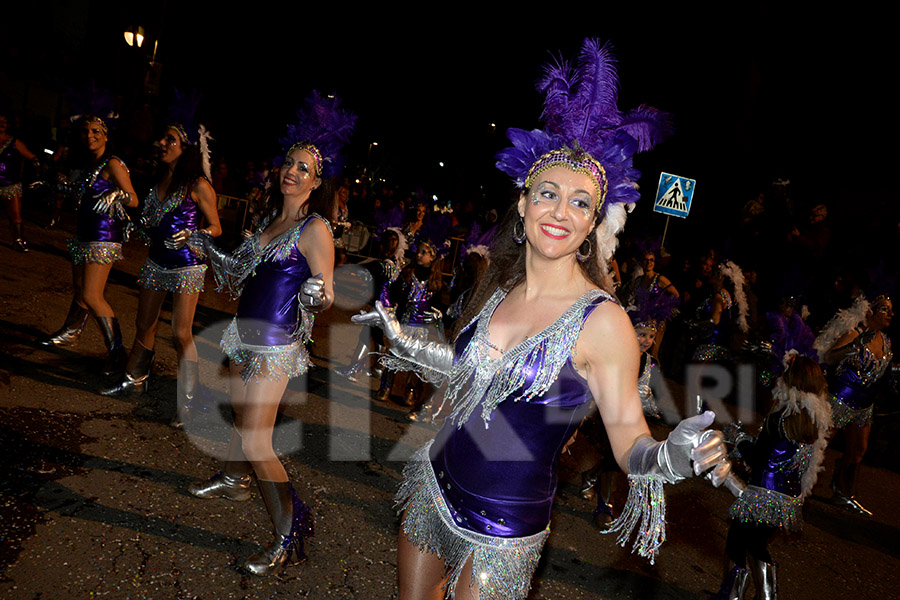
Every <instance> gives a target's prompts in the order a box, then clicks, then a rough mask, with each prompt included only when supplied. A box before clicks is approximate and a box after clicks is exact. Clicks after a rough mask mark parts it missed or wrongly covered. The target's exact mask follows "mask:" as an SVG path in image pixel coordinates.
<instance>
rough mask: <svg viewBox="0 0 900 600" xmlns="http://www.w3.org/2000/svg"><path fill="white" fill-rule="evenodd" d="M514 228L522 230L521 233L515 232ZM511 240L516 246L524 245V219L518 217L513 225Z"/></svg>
mask: <svg viewBox="0 0 900 600" xmlns="http://www.w3.org/2000/svg"><path fill="white" fill-rule="evenodd" d="M516 226H519V227H521V228H522V233H519V232H517V231H516ZM512 239H513V241H514V242H515V243H517V244H524V243H525V219H524V218H522V217H519V220H518V221H517V222H516V223H515V224H514V225H513V233H512Z"/></svg>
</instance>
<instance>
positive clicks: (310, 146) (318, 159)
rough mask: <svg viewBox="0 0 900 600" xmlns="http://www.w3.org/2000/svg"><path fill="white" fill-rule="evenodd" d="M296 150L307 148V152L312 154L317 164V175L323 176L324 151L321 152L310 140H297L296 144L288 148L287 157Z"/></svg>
mask: <svg viewBox="0 0 900 600" xmlns="http://www.w3.org/2000/svg"><path fill="white" fill-rule="evenodd" d="M294 150H306V151H307V152H309V153H310V154H312V157H313V162H314V163H315V166H316V173H315V175H316V176H317V177H321V176H322V153H321V152H319V149H318V148H316V147H315V145H313V144H311V143H310V142H297V143H296V144H294V145H293V146H291V147H290V148H288V151H287V152H286V153H285V157H287V156H290V155H291V152H293V151H294Z"/></svg>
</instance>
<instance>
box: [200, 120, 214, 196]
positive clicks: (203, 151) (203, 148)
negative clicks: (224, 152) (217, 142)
mask: <svg viewBox="0 0 900 600" xmlns="http://www.w3.org/2000/svg"><path fill="white" fill-rule="evenodd" d="M197 133H198V134H199V135H200V160H201V161H202V164H203V174H204V175H206V180H207V181H209V182H210V183H212V168H211V165H210V160H209V140H211V139H213V137H212V136H211V135H209V131H208V130H207V129H206V127H205V126H203V125H202V124H201V125H200V128H199V129H197Z"/></svg>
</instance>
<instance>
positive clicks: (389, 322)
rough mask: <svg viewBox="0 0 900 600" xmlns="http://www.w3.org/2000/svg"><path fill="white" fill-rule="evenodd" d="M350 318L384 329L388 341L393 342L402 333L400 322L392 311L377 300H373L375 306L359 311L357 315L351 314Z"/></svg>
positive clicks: (358, 322) (356, 321) (362, 323)
mask: <svg viewBox="0 0 900 600" xmlns="http://www.w3.org/2000/svg"><path fill="white" fill-rule="evenodd" d="M350 320H351V321H353V322H354V323H357V324H359V325H368V326H370V327H378V328H379V329H381V330H382V331H384V335H385V337H386V338H387V339H388V341H389V342H393V341H395V340H396V339H397V336H399V335H400V334H401V333H402V329H401V328H400V322H399V321H397V317H396V316H394V313H393V312H392V311H391V310H390V309H389V308H386V307H385V306H384V305H383V304H382V303H381V302H379V301H378V300H376V301H375V308H374V309H373V310H370V311H369V312H365V311H360V313H359V314H358V315H353V316H352V317H350Z"/></svg>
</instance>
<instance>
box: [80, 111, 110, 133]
mask: <svg viewBox="0 0 900 600" xmlns="http://www.w3.org/2000/svg"><path fill="white" fill-rule="evenodd" d="M84 122H85V123H86V124H87V123H96V124H98V125H99V126H100V129H101V130H102V131H103V135H109V127H107V126H106V121H104V120H103V119H101V118H100V117H98V116H96V115H87V116H86V117H85V118H84Z"/></svg>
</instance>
